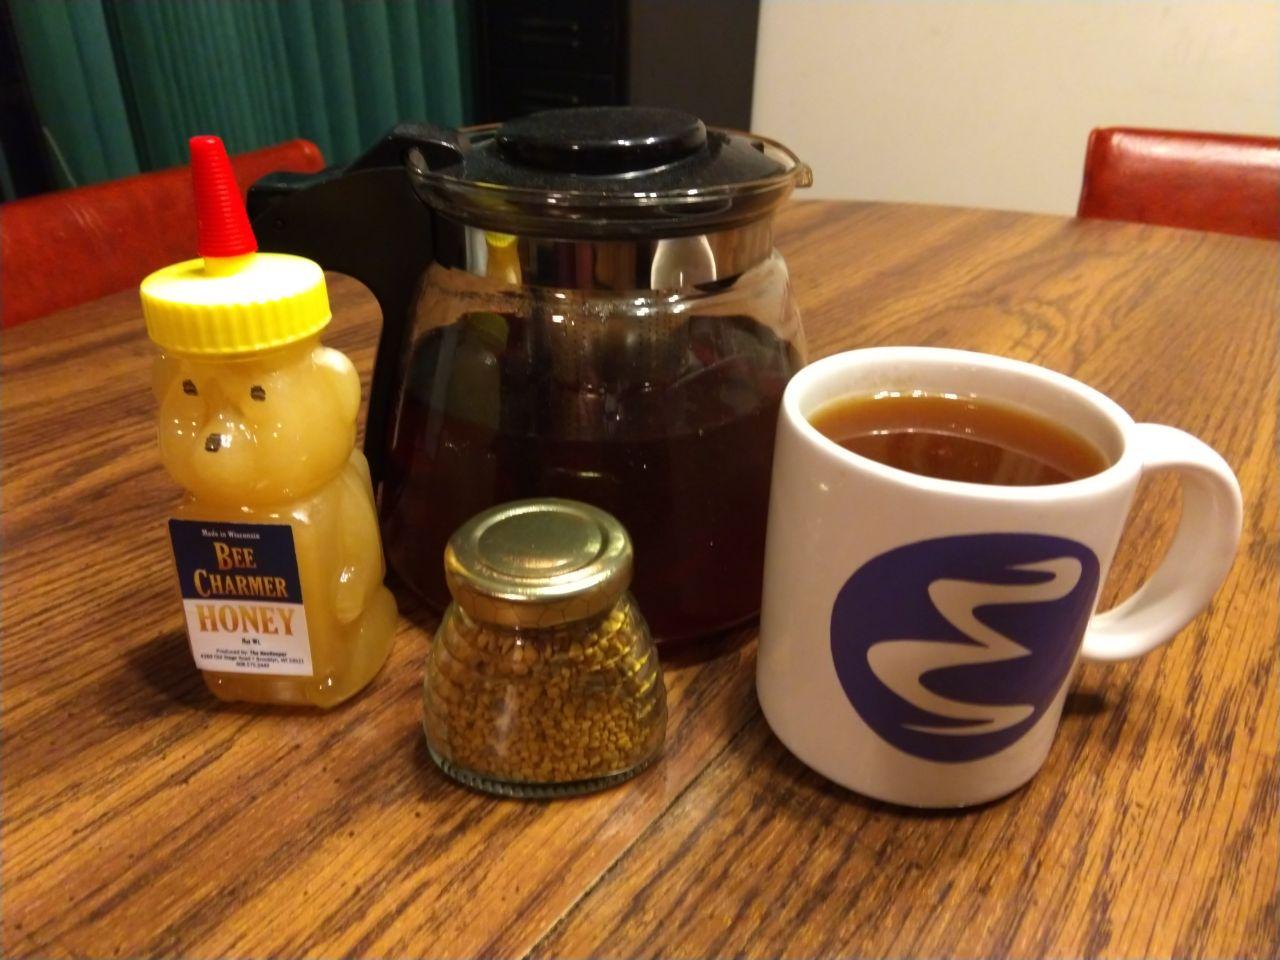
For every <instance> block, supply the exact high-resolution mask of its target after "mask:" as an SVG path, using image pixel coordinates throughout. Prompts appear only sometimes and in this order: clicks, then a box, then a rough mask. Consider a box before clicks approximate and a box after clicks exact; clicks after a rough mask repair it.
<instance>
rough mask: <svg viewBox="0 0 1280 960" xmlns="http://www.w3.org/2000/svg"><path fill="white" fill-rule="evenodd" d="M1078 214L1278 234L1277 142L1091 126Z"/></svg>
mask: <svg viewBox="0 0 1280 960" xmlns="http://www.w3.org/2000/svg"><path fill="white" fill-rule="evenodd" d="M1078 215H1079V216H1081V217H1093V218H1096V219H1100V220H1128V221H1131V222H1135V223H1154V224H1160V225H1163V226H1168V227H1185V228H1188V229H1191V230H1207V231H1210V232H1212V233H1231V234H1236V235H1238V236H1242V237H1262V238H1264V239H1270V240H1277V239H1280V140H1278V139H1274V138H1272V137H1245V136H1233V135H1229V134H1221V133H1189V132H1185V131H1180V130H1136V129H1131V128H1126V127H1111V128H1107V129H1098V130H1094V131H1093V132H1092V133H1091V134H1089V148H1088V151H1087V152H1086V155H1085V161H1084V186H1083V187H1082V188H1081V190H1080V207H1079V210H1078Z"/></svg>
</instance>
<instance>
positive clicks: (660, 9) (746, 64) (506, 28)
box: [473, 0, 760, 130]
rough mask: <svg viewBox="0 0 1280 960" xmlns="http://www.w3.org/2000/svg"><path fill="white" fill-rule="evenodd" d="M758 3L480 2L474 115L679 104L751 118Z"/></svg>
mask: <svg viewBox="0 0 1280 960" xmlns="http://www.w3.org/2000/svg"><path fill="white" fill-rule="evenodd" d="M759 14H760V9H759V2H758V0H477V2H476V3H475V6H474V18H475V19H474V28H473V29H474V37H475V59H474V64H475V70H476V77H475V81H476V92H477V114H478V116H477V119H479V120H480V121H482V122H487V121H498V120H505V119H507V118H508V117H514V116H520V115H522V114H526V113H532V112H533V111H535V110H545V109H549V108H553V107H575V106H599V105H610V104H639V105H646V106H666V107H678V108H680V109H683V110H688V111H689V112H690V113H694V114H696V115H698V116H699V117H701V118H702V119H703V120H705V121H706V122H708V123H712V124H716V125H719V126H727V127H735V128H738V129H742V130H745V129H747V128H748V127H750V125H751V87H752V80H753V78H754V75H755V56H756V27H757V23H758V22H759Z"/></svg>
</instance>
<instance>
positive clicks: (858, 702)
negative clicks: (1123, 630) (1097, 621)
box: [831, 533, 1098, 762]
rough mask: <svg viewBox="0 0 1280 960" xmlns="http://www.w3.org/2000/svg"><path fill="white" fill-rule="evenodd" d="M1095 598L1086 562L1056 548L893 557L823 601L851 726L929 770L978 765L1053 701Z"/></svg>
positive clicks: (942, 543)
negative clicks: (926, 763) (864, 728)
mask: <svg viewBox="0 0 1280 960" xmlns="http://www.w3.org/2000/svg"><path fill="white" fill-rule="evenodd" d="M1097 592H1098V558H1097V557H1096V556H1095V555H1094V553H1093V551H1092V550H1090V549H1089V548H1088V547H1086V546H1084V544H1081V543H1077V542H1076V541H1074V540H1066V539H1063V538H1061V537H1049V536H1042V535H1040V534H1029V533H984V534H975V535H970V536H961V537H942V538H940V539H937V540H924V541H921V542H919V543H912V544H909V545H907V546H904V547H898V548H897V549H894V550H890V551H889V552H887V553H883V554H881V555H880V556H878V557H875V558H874V559H872V560H870V561H868V562H867V563H865V564H864V565H863V566H862V567H860V568H859V569H858V570H856V571H855V572H854V574H853V576H851V577H850V578H849V579H848V580H847V581H846V582H845V585H844V586H843V587H841V589H840V592H839V593H838V594H837V595H836V601H835V604H834V606H833V607H832V610H831V656H832V659H833V660H834V662H835V669H836V675H837V676H838V677H839V679H840V685H841V686H842V687H843V688H844V692H845V695H846V696H847V697H848V698H849V702H850V703H851V704H853V708H854V710H856V711H857V712H858V716H860V717H861V718H862V719H863V720H864V721H865V722H866V723H867V725H868V726H869V727H871V729H872V730H874V731H875V732H876V733H877V734H879V735H880V736H881V737H883V738H884V739H885V740H886V741H888V742H889V743H891V744H892V745H893V746H895V747H897V748H899V749H900V750H903V751H905V752H907V753H910V754H912V755H914V756H917V757H923V758H924V759H927V760H939V761H943V762H962V761H967V760H977V759H980V758H982V757H986V756H990V755H991V754H993V753H996V752H997V751H1000V750H1003V749H1004V748H1005V747H1007V746H1009V745H1010V744H1011V743H1013V742H1015V741H1016V740H1018V739H1019V738H1020V737H1021V736H1023V734H1025V733H1026V732H1027V731H1028V730H1029V729H1031V727H1032V726H1033V725H1034V724H1035V722H1036V721H1037V720H1038V719H1039V718H1040V717H1041V715H1043V713H1044V711H1045V709H1046V708H1048V706H1049V704H1050V703H1052V702H1053V698H1054V696H1055V695H1056V694H1057V693H1058V691H1059V689H1061V687H1062V684H1063V682H1064V681H1065V680H1066V678H1067V674H1068V672H1070V670H1071V664H1072V662H1073V661H1074V660H1075V656H1076V651H1077V650H1078V649H1079V646H1080V640H1081V638H1082V637H1083V636H1084V631H1085V627H1086V626H1087V625H1088V623H1089V617H1090V615H1091V614H1092V612H1093V604H1094V601H1095V598H1096V596H1097Z"/></svg>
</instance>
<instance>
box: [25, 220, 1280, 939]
mask: <svg viewBox="0 0 1280 960" xmlns="http://www.w3.org/2000/svg"><path fill="white" fill-rule="evenodd" d="M778 242H779V246H780V247H781V249H782V250H783V252H784V254H785V255H786V256H787V258H788V261H789V263H790V265H791V270H792V276H793V281H794V283H795V286H796V291H797V294H798V296H799V300H800V304H801V307H802V310H803V312H804V315H805V321H806V326H807V328H808V331H809V342H810V348H811V355H812V356H814V357H817V356H822V355H824V354H827V353H830V352H833V351H836V350H839V349H844V348H849V347H857V346H867V345H873V344H935V345H946V346H957V347H966V348H971V349H978V350H985V351H989V352H994V353H1000V354H1004V355H1006V356H1012V357H1017V358H1019V359H1024V360H1032V361H1035V362H1038V363H1042V364H1045V365H1047V366H1049V367H1052V368H1054V369H1057V370H1061V371H1064V372H1067V373H1070V374H1072V375H1074V376H1077V377H1079V378H1081V379H1083V380H1085V381H1086V382H1088V383H1090V384H1092V385H1093V386H1095V387H1097V388H1099V389H1101V390H1103V391H1104V392H1107V393H1109V394H1110V395H1111V396H1112V397H1114V398H1115V399H1116V400H1117V401H1119V402H1120V403H1121V404H1122V405H1124V406H1125V407H1127V408H1128V409H1129V410H1130V412H1132V413H1133V414H1134V416H1135V417H1136V418H1137V419H1139V420H1158V421H1162V422H1166V423H1172V424H1174V425H1176V426H1179V427H1183V428H1184V429H1187V430H1190V431H1192V432H1194V433H1197V434H1199V435H1200V436H1202V437H1204V438H1205V439H1206V440H1208V441H1209V442H1210V443H1211V444H1213V445H1214V446H1215V447H1217V448H1218V450H1220V451H1221V452H1222V454H1223V455H1224V456H1225V457H1226V458H1227V460H1228V461H1229V462H1230V463H1231V464H1232V466H1233V467H1234V468H1235V469H1236V470H1237V472H1238V474H1239V476H1240V480H1241V483H1242V485H1243V487H1244V491H1245V502H1246V519H1245V530H1244V541H1243V544H1242V547H1241V550H1240V555H1239V558H1238V560H1237V563H1236V565H1235V568H1234V570H1233V572H1232V574H1231V577H1230V579H1229V581H1228V583H1227V585H1226V586H1225V588H1224V589H1223V591H1222V592H1221V593H1220V595H1219V596H1218V598H1217V599H1216V600H1215V602H1214V604H1213V606H1212V607H1211V608H1210V610H1208V611H1207V612H1206V613H1205V614H1204V615H1202V616H1201V617H1200V618H1199V619H1197V620H1196V621H1195V623H1194V624H1193V625H1192V626H1190V627H1188V628H1187V630H1186V631H1184V633H1183V635H1182V636H1181V637H1179V638H1178V639H1177V640H1176V641H1175V642H1174V643H1173V644H1172V645H1170V646H1168V647H1165V648H1163V649H1161V650H1160V651H1158V652H1156V653H1154V654H1152V655H1150V656H1148V657H1146V658H1145V659H1143V660H1140V661H1136V662H1132V663H1124V664H1118V665H1114V666H1111V667H1109V668H1102V667H1100V666H1097V665H1089V666H1087V667H1085V668H1084V669H1083V670H1082V671H1081V674H1080V675H1079V677H1078V679H1077V681H1076V689H1075V692H1074V693H1073V694H1072V696H1071V697H1070V699H1069V703H1068V707H1067V712H1066V714H1065V716H1064V720H1063V725H1062V730H1061V733H1060V734H1059V737H1058V739H1057V742H1056V743H1055V746H1054V748H1053V750H1052V752H1051V754H1050V756H1049V759H1048V763H1047V765H1046V766H1045V768H1044V770H1043V771H1042V772H1041V773H1040V774H1039V776H1038V777H1037V778H1036V779H1035V780H1034V781H1032V783H1031V784H1030V785H1029V786H1027V787H1026V788H1024V789H1023V790H1021V791H1019V792H1018V793H1016V794H1015V795H1013V796H1011V797H1009V798H1007V799H1005V800H1003V801H999V802H996V803H993V804H990V805H987V806H985V807H983V808H980V809H976V810H971V811H967V812H962V813H954V814H933V815H926V814H916V813H908V812H903V811H900V810H896V809H894V808H891V807H888V806H884V805H881V804H876V803H872V802H869V801H864V800H861V799H859V798H858V797H856V796H855V795H853V794H851V793H849V792H847V791H844V790H842V789H840V788H838V787H835V786H832V785H831V784H829V783H827V782H825V781H824V780H822V779H821V778H820V777H818V776H816V775H815V774H812V773H810V772H808V771H807V770H806V769H805V768H804V767H803V766H802V765H801V764H800V763H799V762H798V761H796V760H794V759H793V758H791V756H790V755H789V754H788V753H787V752H786V751H785V750H784V749H783V748H782V746H781V745H780V744H779V743H778V741H777V740H776V739H774V737H773V736H772V734H771V733H770V732H769V730H768V728H767V727H766V726H765V725H764V723H763V721H762V719H761V718H760V715H759V711H758V708H757V706H756V703H755V696H754V692H753V687H752V671H753V669H754V644H753V643H751V642H750V639H751V638H750V636H748V637H747V638H746V639H747V641H748V642H746V643H740V642H739V643H735V642H733V641H734V639H735V638H730V640H729V641H726V642H724V643H723V644H722V645H720V646H719V647H717V648H716V650H715V651H714V652H715V655H713V656H710V657H708V658H706V659H703V660H700V661H698V662H690V661H686V662H678V661H677V662H670V663H668V664H667V677H668V684H669V689H670V692H671V705H672V710H671V729H670V737H669V743H668V747H667V750H666V754H665V758H664V759H663V761H662V762H660V763H659V764H657V765H656V766H655V767H654V768H652V769H651V770H649V771H648V772H646V773H645V774H643V775H641V776H640V777H639V778H638V779H636V780H634V781H632V782H631V783H629V784H626V785H624V786H621V787H619V788H616V789H614V790H612V791H609V792H606V793H603V794H599V795H596V796H592V797H587V798H583V799H577V800H571V801H560V802H552V803H528V802H519V801H503V800H493V799H490V798H487V797H483V796H480V795H478V794H475V793H471V792H469V791H467V790H465V789H462V788H459V787H457V786H454V785H453V784H451V783H450V782H449V781H447V780H446V779H444V778H443V776H441V775H440V774H439V773H438V772H437V771H436V770H435V769H434V767H433V766H432V764H431V762H430V760H429V758H428V757H427V754H426V751H425V749H424V744H423V742H422V737H421V731H420V727H419V706H418V695H419V683H420V678H421V673H422V666H423V658H424V656H425V654H426V651H427V649H428V644H429V634H430V629H431V626H432V622H431V619H430V617H429V616H428V615H427V614H425V613H424V612H423V611H422V610H421V609H420V608H418V607H417V606H416V605H414V604H413V603H412V601H411V600H410V598H409V597H408V596H407V594H406V593H405V592H404V591H403V590H398V591H397V595H398V597H399V599H400V601H401V605H402V610H403V613H404V614H405V616H404V617H403V618H402V624H401V629H400V632H399V636H398V639H397V643H396V648H395V652H394V653H393V656H392V659H391V661H390V663H389V665H388V667H387V669H386V670H385V671H384V673H383V674H382V675H381V677H380V678H379V679H378V680H377V681H376V682H375V684H374V685H373V687H372V688H371V689H370V690H369V691H368V692H367V693H366V694H364V695H362V696H361V697H359V698H357V699H356V700H355V701H354V702H352V703H351V704H349V705H348V706H346V707H344V708H340V709H338V710H336V711H334V712H332V713H328V714H321V715H314V714H301V713H294V712H287V711H278V710H277V711H272V710H250V709H236V708H227V707H225V706H221V705H219V704H217V702H216V701H214V700H213V699H212V698H211V697H210V696H209V695H208V694H207V693H206V692H205V690H204V687H203V685H202V683H201V681H200V679H199V677H198V675H197V674H196V672H195V670H194V668H193V667H192V665H191V663H190V655H189V653H188V650H187V645H186V641H185V637H184V635H183V633H182V619H181V611H180V606H179V603H178V601H177V598H176V594H175V591H174V589H173V583H172V581H171V578H172V573H171V569H170V565H169V564H170V561H169V557H168V546H167V543H166V537H165V529H164V522H163V521H164V518H165V516H166V512H167V510H168V509H169V507H170V505H171V504H172V503H173V502H174V501H175V500H176V497H177V491H176V490H175V489H174V487H173V486H172V484H171V483H170V481H169V480H168V479H167V478H166V476H165V475H164V474H163V472H162V471H161V469H160V466H159V461H158V458H157V454H156V449H155V444H154V436H153V426H152V418H153V416H154V405H153V400H152V397H151V395H150V392H149V389H148V384H149V379H148V378H149V373H148V370H149V360H150V347H149V344H148V342H147V340H146V338H145V335H144V332H143V328H142V322H141V319H140V316H139V310H138V305H137V300H136V297H135V295H133V294H131V293H125V294H121V295H117V296H113V297H110V298H107V299H104V300H101V301H97V302H95V303H92V304H87V305H85V306H83V307H80V308H76V309H74V310H70V311H66V312H64V313H62V314H59V315H55V316H53V317H49V318H46V319H44V320H40V321H35V322H33V323H30V324H27V325H25V326H22V327H19V328H17V329H15V330H11V331H6V332H5V334H4V338H3V344H2V351H0V352H2V354H3V367H2V373H3V379H2V380H0V404H2V414H0V416H2V419H0V455H2V457H3V465H2V468H3V571H2V580H0V616H2V627H3V638H2V641H0V665H2V673H0V706H2V708H3V713H2V715H0V722H2V724H3V743H2V749H3V753H2V755H0V763H2V768H0V775H2V787H3V791H2V794H0V799H2V802H3V827H2V833H0V880H2V888H0V910H2V917H3V940H2V942H0V947H2V949H3V955H4V956H5V957H29V958H53V957H91V958H97V957H116V956H119V957H173V958H206V957H207V958H215V957H243V958H249V957H254V958H257V957H264V958H265V957H272V958H288V957H337V956H351V957H388V958H390V957H396V958H412V957H462V956H478V957H524V956H535V957H629V956H661V957H694V956H705V955H714V956H730V955H734V956H738V955H741V956H753V957H777V956H796V957H799V956H804V957H810V956H813V957H818V956H822V957H827V956H860V957H861V956H895V957H899V956H900V957H911V956H920V957H925V956H928V957H973V958H979V957H996V956H1009V957H1032V956H1052V957H1082V956H1088V957H1094V956H1098V957H1116V958H1121V957H1125V958H1128V957H1179V958H1181V957H1214V958H1218V957H1249V958H1254V957H1275V956H1277V955H1280V949H1278V947H1277V944H1278V943H1280V927H1278V925H1277V914H1278V913H1280V888H1278V887H1280V885H1278V877H1277V868H1278V865H1280V850H1278V844H1277V839H1278V828H1280V818H1278V811H1277V802H1278V799H1280V774H1278V772H1277V739H1278V737H1277V734H1278V730H1277V716H1278V711H1280V702H1278V697H1277V675H1278V673H1280V669H1278V666H1277V642H1276V640H1277V638H1276V633H1277V578H1276V561H1277V495H1276V481H1277V469H1276V468H1277V463H1276V399H1277V364H1276V361H1277V357H1276V337H1277V266H1278V263H1280V261H1278V259H1277V246H1276V245H1275V244H1273V243H1267V242H1265V241H1257V240H1244V239H1236V238H1230V237H1222V236H1213V235H1209V234H1201V233H1194V232H1190V231H1177V230H1168V229H1162V228H1154V227H1141V226H1132V225H1124V224H1114V223H1089V222H1079V221H1074V220H1067V219H1060V218H1055V217H1043V216H1031V215H1023V214H1011V213H998V212H990V211H972V210H953V209H942V208H936V207H923V206H895V205H869V204H827V203H820V204H796V205H793V206H791V207H790V208H788V209H787V210H786V211H785V212H784V213H783V215H782V218H781V223H780V227H779V236H778ZM51 282H53V280H51ZM331 291H332V296H333V301H334V309H335V313H336V316H337V319H336V320H335V322H334V324H333V326H332V328H331V331H330V333H329V335H328V337H327V341H328V342H329V343H330V344H332V345H333V346H336V347H338V348H339V349H342V350H344V351H346V352H348V353H349V354H350V355H351V356H352V358H353V359H354V360H355V361H356V364H357V366H358V367H359V368H360V369H361V370H362V372H363V373H364V374H365V377H366V383H365V386H366V389H367V386H368V384H367V375H368V370H369V366H370V363H371V360H372V349H373V344H374V338H375V335H376V317H377V311H376V307H375V305H374V303H373V301H372V299H371V298H370V297H369V295H368V293H367V292H366V291H365V290H364V289H363V288H361V287H359V286H358V285H357V284H355V283H354V282H352V281H350V280H347V279H345V278H332V282H331ZM1177 505H1178V500H1177V490H1176V485H1175V484H1174V483H1173V482H1172V481H1171V480H1170V479H1169V478H1167V477H1161V478H1157V479H1155V480H1153V481H1149V482H1147V481H1144V489H1143V494H1142V496H1141V497H1140V503H1139V506H1138V509H1137V512H1136V515H1135V519H1134V521H1133V522H1132V524H1131V526H1130V529H1129V531H1128V533H1127V534H1126V538H1125V541H1124V543H1122V545H1121V551H1120V556H1119V557H1118V558H1117V561H1116V565H1115V569H1114V570H1113V573H1112V577H1111V581H1110V583H1109V584H1108V587H1107V591H1108V596H1109V597H1112V598H1114V597H1116V596H1122V595H1124V594H1125V593H1127V592H1128V591H1130V590H1132V589H1133V587H1134V586H1135V585H1136V584H1137V583H1139V582H1141V579H1142V578H1143V576H1144V575H1145V574H1146V573H1147V572H1148V571H1149V570H1150V569H1151V568H1152V566H1153V565H1154V563H1155V561H1156V559H1157V558H1158V555H1159V553H1160V551H1161V550H1162V549H1163V546H1164V545H1165V544H1166V543H1167V541H1168V539H1169V536H1170V532H1171V530H1172V526H1173V523H1174V522H1175V520H1176V516H1177ZM736 639H738V640H740V639H742V638H736Z"/></svg>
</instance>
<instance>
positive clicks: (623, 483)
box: [382, 313, 800, 642]
mask: <svg viewBox="0 0 1280 960" xmlns="http://www.w3.org/2000/svg"><path fill="white" fill-rule="evenodd" d="M652 323H653V324H655V325H659V326H660V328H659V329H646V327H645V325H644V324H637V322H636V320H635V319H634V318H623V319H619V320H617V321H611V320H609V319H607V318H600V317H595V318H593V317H583V316H580V315H579V316H572V315H566V316H561V317H560V318H559V322H558V323H547V322H546V318H542V319H539V320H537V321H530V320H528V319H524V318H521V317H519V316H513V315H501V314H496V313H473V314H469V315H466V316H464V317H463V318H462V319H461V320H459V321H458V322H457V323H455V324H452V325H450V326H447V327H441V328H438V329H436V330H433V331H431V332H429V333H428V334H426V335H425V336H423V337H422V339H421V340H419V342H418V344H417V346H416V349H415V351H414V354H413V357H412V361H411V365H410V368H409V370H408V371H407V378H406V386H405V392H404V399H403V401H402V403H403V406H402V408H401V411H400V416H399V418H398V428H397V431H396V435H395V437H394V438H393V440H392V446H391V450H392V454H391V455H392V459H393V461H394V469H393V470H392V471H390V472H389V478H398V479H397V480H396V481H395V482H392V481H391V480H390V479H389V480H388V482H387V483H386V484H385V486H384V489H383V504H382V506H383V511H384V515H385V518H386V522H385V523H384V529H385V531H386V544H387V550H388V552H389V554H390V557H391V560H392V563H393V565H394V566H395V568H396V569H397V570H398V571H400V572H401V573H402V574H407V575H408V578H409V579H410V581H411V583H412V585H413V586H414V588H415V589H416V590H417V591H418V592H419V593H421V594H422V595H423V596H424V597H425V598H426V599H427V600H428V601H429V602H430V603H431V604H432V605H433V606H436V607H439V608H442V607H444V606H445V605H446V604H447V603H448V601H449V595H448V592H447V591H446V589H445V584H444V576H443V569H442V567H441V564H440V563H439V562H431V563H426V562H422V558H436V557H439V556H441V555H442V553H443V550H444V545H445V543H446V542H447V541H448V538H449V536H450V535H451V534H452V533H453V531H454V530H455V529H456V528H457V527H458V526H459V525H461V524H462V523H463V522H464V521H465V520H467V519H468V518H469V517H470V516H472V515H473V514H475V513H477V512H478V511H480V510H483V509H485V508H487V507H490V506H492V505H494V504H496V503H500V502H502V501H506V500H516V499H522V498H526V497H541V496H555V497H568V498H572V499H576V500H583V501H586V502H588V503H591V504H594V505H596V506H598V507H601V508H603V509H605V510H607V511H609V512H610V513H612V514H614V515H615V516H617V517H618V518H619V519H620V520H621V521H622V522H623V524H624V525H625V526H626V528H627V529H628V531H629V532H630V534H631V537H632V540H633V541H634V544H635V556H636V561H635V563H636V567H635V579H634V581H633V583H632V591H633V592H634V593H635V594H636V596H637V599H638V600H639V603H640V606H641V608H642V609H643V610H644V611H645V615H646V617H647V618H648V619H649V621H650V626H651V628H652V630H653V632H654V634H655V636H657V637H659V638H660V639H661V640H663V641H668V642H669V641H672V640H680V639H686V638H689V637H695V636H699V635H703V634H706V633H709V632H713V631H716V630H721V629H724V628H726V627H729V626H732V625H734V624H736V623H740V622H742V621H745V620H747V619H749V618H751V617H752V616H754V614H755V613H756V612H757V610H758V609H759V605H760V584H761V579H762V571H763V562H764V533H765V520H766V515H767V511H768V503H769V476H770V470H771V464H772V459H773V440H774V429H775V426H776V423H777V414H778V405H779V403H780V401H781V398H782V391H783V388H784V387H785V386H786V383H787V380H788V379H789V378H790V376H791V374H792V373H793V372H794V371H795V370H796V369H798V368H799V366H800V361H799V358H798V357H797V356H796V353H795V350H794V348H792V347H791V346H790V345H789V344H787V343H786V342H784V341H782V340H780V339H779V338H778V337H777V336H776V335H775V334H774V333H772V332H771V331H770V330H769V329H768V328H766V327H764V326H763V325H761V324H758V323H756V322H755V321H754V320H751V319H750V318H748V317H743V316H729V317H722V316H693V317H679V316H677V317H671V316H668V317H665V318H662V319H661V320H654V321H652ZM584 324H590V325H591V328H592V329H591V331H590V334H589V335H588V336H582V335H580V333H581V331H575V330H574V326H575V325H584ZM609 324H614V326H616V329H604V330H603V331H602V325H604V326H605V327H607V326H608V325H609Z"/></svg>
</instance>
